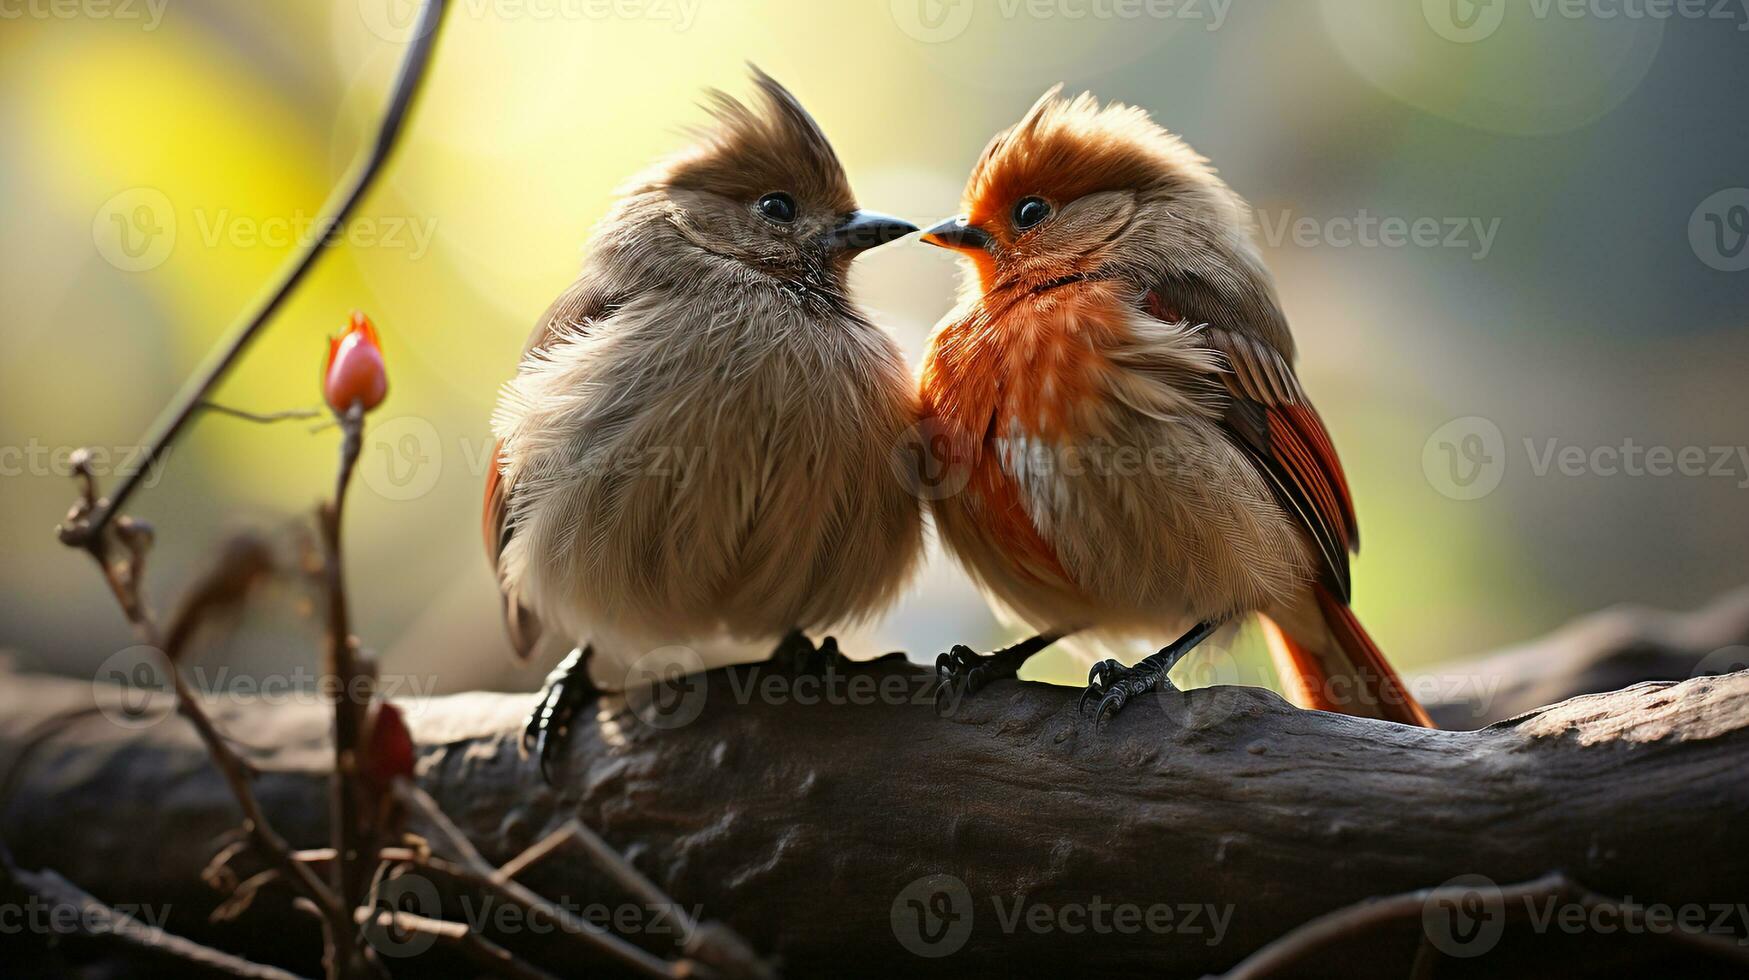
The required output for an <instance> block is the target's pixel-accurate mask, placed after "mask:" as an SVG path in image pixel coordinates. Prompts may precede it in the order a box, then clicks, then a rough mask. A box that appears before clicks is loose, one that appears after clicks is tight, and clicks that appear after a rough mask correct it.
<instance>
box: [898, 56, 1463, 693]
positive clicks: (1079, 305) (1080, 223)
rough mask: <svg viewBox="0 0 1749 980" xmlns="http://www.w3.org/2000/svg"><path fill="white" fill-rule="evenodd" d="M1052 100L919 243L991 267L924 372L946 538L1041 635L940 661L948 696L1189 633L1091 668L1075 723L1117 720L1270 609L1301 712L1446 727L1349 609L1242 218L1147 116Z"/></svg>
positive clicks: (1340, 496)
mask: <svg viewBox="0 0 1749 980" xmlns="http://www.w3.org/2000/svg"><path fill="white" fill-rule="evenodd" d="M1057 92H1058V89H1052V90H1051V91H1050V92H1048V93H1046V94H1045V96H1044V98H1042V99H1040V100H1039V101H1038V103H1037V104H1035V105H1034V106H1033V107H1032V109H1031V111H1029V112H1028V113H1027V114H1026V116H1025V118H1023V119H1022V120H1021V121H1020V122H1019V123H1018V124H1016V125H1015V126H1014V127H1012V128H1011V129H1008V130H1006V131H1004V132H1003V133H1001V134H999V135H997V136H996V138H995V139H994V140H992V141H991V142H990V144H989V146H988V147H987V148H986V149H985V150H984V154H983V156H982V158H981V159H980V160H979V161H978V163H977V166H976V167H975V168H974V170H973V171H972V175H971V179H970V181H969V183H968V184H967V185H966V193H965V203H966V213H965V214H964V215H962V216H960V217H958V218H954V219H951V220H949V221H946V222H943V223H942V224H940V225H938V226H936V227H934V228H931V229H929V230H928V231H927V232H925V233H924V241H927V242H930V243H932V244H935V245H940V246H943V247H945V248H950V249H954V250H957V251H958V252H959V253H961V254H962V255H965V256H967V257H968V258H970V260H971V262H972V264H973V266H974V267H975V270H976V276H975V278H973V279H972V280H970V281H968V284H967V294H966V296H965V298H964V300H963V302H962V304H961V306H960V307H959V308H958V309H956V310H955V311H954V312H953V313H951V314H949V315H948V316H947V318H946V319H944V320H943V321H942V322H941V324H940V325H939V326H938V327H937V328H936V331H935V334H934V336H933V338H932V339H931V342H930V347H929V352H928V354H927V360H926V362H925V364H924V367H923V373H922V402H923V404H922V410H923V412H924V415H925V417H929V418H932V420H933V423H932V424H934V425H935V426H937V427H938V428H939V434H941V435H944V436H945V437H946V441H947V444H948V445H950V446H951V454H950V458H949V459H948V460H947V461H946V462H947V463H948V465H949V466H950V467H952V468H957V470H958V471H959V472H958V476H957V478H956V479H955V480H954V481H953V485H955V486H957V485H959V484H960V483H962V482H963V485H964V489H963V490H962V491H960V492H958V493H954V494H951V495H947V496H944V497H942V498H941V499H939V500H936V501H934V502H933V504H932V506H933V509H934V516H935V523H936V526H937V528H938V529H939V531H940V534H941V537H942V539H943V540H944V541H945V543H946V544H947V546H948V548H949V549H950V550H951V551H952V552H953V553H954V555H955V556H956V557H957V558H958V559H959V560H960V562H961V563H963V564H964V565H965V566H966V567H967V568H968V569H969V570H970V572H971V574H972V575H973V576H974V577H975V578H976V579H977V580H978V582H979V583H980V585H981V586H982V588H983V589H984V590H985V591H986V593H987V594H988V595H989V596H990V597H991V598H992V599H993V601H994V602H995V603H996V604H997V605H998V606H1000V607H1001V608H1002V609H1003V610H1005V611H1006V612H1008V613H1011V614H1012V615H1014V616H1015V617H1017V618H1019V619H1021V620H1023V621H1025V622H1027V623H1029V624H1031V626H1032V627H1033V628H1034V629H1036V630H1039V631H1040V633H1039V635H1038V636H1036V637H1034V638H1032V639H1030V640H1027V641H1025V642H1023V643H1021V644H1018V645H1016V646H1015V647H1012V648H1009V649H1008V650H1004V651H1000V652H998V653H996V654H993V655H989V656H982V657H981V656H978V655H977V654H975V653H973V652H972V651H971V650H969V649H967V648H965V647H956V648H954V650H953V652H952V653H949V654H943V655H942V657H941V659H940V661H939V662H938V669H939V671H940V673H941V675H942V677H943V681H944V689H947V688H949V687H953V686H958V687H960V688H962V689H968V688H969V689H971V690H976V689H977V688H978V687H981V686H982V685H983V684H985V683H987V682H988V681H990V680H991V679H994V678H997V677H1002V676H1012V675H1013V674H1014V673H1015V671H1016V670H1018V668H1019V666H1020V664H1021V663H1023V662H1024V661H1025V660H1026V658H1028V657H1030V656H1031V655H1033V654H1034V653H1037V652H1038V651H1039V650H1042V649H1044V648H1045V647H1047V646H1049V645H1050V644H1052V643H1054V642H1055V641H1056V640H1058V639H1060V638H1062V637H1064V636H1067V635H1069V634H1071V633H1077V632H1082V631H1094V632H1101V633H1106V634H1117V635H1136V634H1141V635H1155V636H1160V635H1167V636H1170V635H1175V634H1178V633H1180V631H1182V635H1181V636H1180V638H1179V639H1178V640H1176V641H1174V642H1173V643H1172V644H1171V645H1169V646H1167V647H1165V648H1164V649H1162V650H1160V651H1159V652H1158V653H1155V654H1154V655H1152V656H1150V657H1148V658H1146V659H1144V660H1142V661H1141V662H1140V663H1138V664H1136V665H1135V666H1134V667H1127V668H1126V667H1124V666H1123V665H1122V664H1120V663H1118V662H1117V661H1115V660H1106V661H1104V662H1102V663H1100V664H1097V665H1096V666H1095V667H1094V668H1093V670H1092V673H1091V676H1090V678H1089V683H1088V690H1087V692H1086V694H1084V695H1083V705H1087V704H1095V705H1096V706H1097V714H1096V717H1098V718H1099V719H1101V720H1103V719H1105V718H1106V717H1108V716H1109V715H1111V714H1112V713H1114V712H1116V711H1118V710H1121V709H1122V707H1123V706H1124V704H1125V703H1126V702H1128V701H1129V700H1131V699H1133V698H1135V697H1137V696H1138V695H1141V694H1143V693H1145V692H1148V691H1152V690H1155V689H1157V688H1160V687H1162V686H1169V685H1170V681H1168V680H1167V673H1168V671H1170V670H1171V668H1172V666H1173V665H1174V664H1175V663H1176V662H1177V661H1178V660H1179V658H1181V657H1183V656H1184V655H1185V654H1186V653H1188V652H1189V651H1190V650H1191V649H1192V648H1194V647H1195V646H1196V645H1197V644H1198V643H1200V642H1201V641H1202V640H1204V639H1205V638H1207V637H1208V636H1209V635H1210V634H1211V633H1213V632H1214V631H1215V630H1217V629H1218V628H1220V627H1222V626H1223V625H1225V624H1227V623H1231V622H1234V621H1236V620H1239V619H1241V618H1242V617H1245V616H1247V615H1248V614H1250V613H1260V614H1262V616H1263V622H1264V624H1265V628H1266V632H1267V634H1268V637H1269V640H1270V647H1271V651H1272V653H1273V655H1274V659H1275V662H1276V665H1277V669H1278V671H1279V672H1280V674H1281V676H1282V680H1283V684H1284V686H1285V687H1286V688H1287V690H1288V692H1289V694H1290V696H1291V697H1293V698H1294V699H1295V700H1296V701H1297V702H1298V703H1299V704H1301V705H1303V706H1307V707H1315V708H1322V709H1327V710H1335V711H1342V712H1346V713H1349V714H1356V715H1366V716H1371V717H1376V718H1385V719H1390V720H1393V721H1399V722H1404V723H1407V724H1414V725H1427V726H1431V724H1432V723H1431V721H1430V720H1429V719H1428V717H1427V713H1426V712H1425V711H1423V710H1422V708H1421V706H1420V705H1419V704H1418V703H1416V701H1415V700H1414V698H1413V697H1411V696H1410V695H1409V693H1408V692H1407V691H1406V690H1404V688H1403V685H1402V682H1401V680H1400V679H1399V678H1398V676H1397V674H1396V672H1395V671H1394V670H1392V668H1391V666H1390V664H1389V663H1388V662H1387V661H1386V660H1385V658H1384V656H1383V655H1382V654H1381V653H1380V652H1379V649H1378V647H1377V646H1376V645H1375V644H1374V643H1373V641H1372V640H1371V639H1370V638H1368V636H1367V634H1366V631H1365V630H1363V629H1362V628H1361V626H1360V623H1359V621H1358V620H1357V619H1356V618H1355V616H1354V614H1353V612H1351V611H1350V610H1349V608H1348V600H1349V594H1350V590H1349V571H1348V555H1349V551H1350V550H1351V549H1356V548H1358V546H1359V534H1358V526H1357V524H1356V522H1355V516H1354V507H1353V504H1352V501H1351V499H1350V497H1349V492H1348V484H1347V481H1346V480H1345V478H1344V477H1343V474H1342V466H1341V464H1340V463H1339V462H1338V461H1337V458H1336V450H1335V448H1334V446H1333V445H1332V443H1331V441H1330V436H1329V434H1328V433H1327V432H1326V431H1325V428H1324V423H1323V422H1322V421H1321V420H1320V419H1319V417H1318V413H1317V411H1316V410H1314V409H1313V408H1312V403H1311V401H1310V400H1309V399H1308V398H1307V397H1306V392H1305V389H1304V388H1302V387H1301V385H1300V382H1299V380H1298V379H1297V378H1296V377H1295V375H1294V370H1293V361H1294V341H1293V336H1292V334H1291V333H1289V331H1288V325H1287V320H1286V318H1285V317H1284V316H1283V314H1282V310H1281V305H1280V303H1279V302H1278V300H1277V299H1276V293H1275V286H1274V283H1273V281H1272V279H1271V277H1270V275H1269V272H1268V270H1267V269H1265V268H1264V265H1263V262H1262V259H1261V257H1260V255H1259V254H1258V251H1257V248H1256V246H1255V244H1254V243H1253V242H1252V239H1251V234H1250V226H1251V215H1250V209H1249V208H1248V207H1247V205H1246V204H1245V203H1244V201H1242V200H1241V199H1240V198H1239V196H1238V195H1237V194H1235V193H1234V192H1233V191H1232V190H1230V189H1229V188H1228V187H1227V185H1226V184H1225V183H1223V182H1222V181H1221V180H1220V179H1219V178H1218V177H1216V176H1215V172H1214V170H1213V169H1211V168H1210V166H1209V163H1208V161H1207V160H1206V159H1204V158H1203V157H1201V156H1199V155H1198V154H1197V153H1196V152H1195V151H1193V150H1192V149H1191V148H1190V147H1189V146H1187V145H1185V144H1184V142H1183V141H1181V140H1180V139H1178V138H1177V137H1175V136H1173V135H1171V134H1169V133H1167V132H1166V131H1165V130H1164V129H1162V128H1160V127H1159V126H1157V125H1155V124H1154V123H1153V121H1152V120H1150V119H1149V118H1148V116H1147V114H1146V113H1145V112H1143V111H1142V110H1140V109H1136V108H1131V107H1128V106H1124V105H1119V104H1113V105H1109V106H1106V107H1103V108H1102V107H1101V106H1100V105H1099V103H1098V102H1097V101H1096V100H1095V99H1094V98H1093V97H1092V96H1091V95H1082V96H1079V97H1077V98H1075V99H1072V100H1070V99H1063V98H1060V97H1059V96H1058V94H1057Z"/></svg>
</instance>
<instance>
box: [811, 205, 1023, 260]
mask: <svg viewBox="0 0 1749 980" xmlns="http://www.w3.org/2000/svg"><path fill="white" fill-rule="evenodd" d="M916 230H917V226H916V225H914V224H912V223H911V222H909V221H905V220H903V219H900V218H895V217H892V216H891V215H885V214H881V213H880V212H878V211H857V212H854V213H852V214H851V215H850V216H849V217H848V218H845V219H844V220H843V221H842V222H840V223H839V224H838V226H837V227H835V228H833V229H832V230H831V231H829V232H827V233H826V237H825V244H826V247H827V248H828V249H829V250H831V251H833V252H841V253H848V254H855V253H857V252H862V251H866V250H868V249H871V248H874V247H875V246H877V245H885V244H886V243H888V242H890V241H894V240H896V239H900V238H904V237H905V236H906V235H909V234H911V233H912V232H914V231H916ZM923 240H924V241H926V242H928V243H929V244H931V245H938V246H940V247H942V248H951V249H953V250H955V251H959V252H972V251H985V250H988V249H989V247H990V245H991V243H992V242H993V239H992V238H991V237H990V234H989V232H986V231H985V230H984V229H982V228H979V227H977V226H976V225H969V224H967V223H966V219H965V216H964V215H960V216H958V217H954V218H949V219H947V220H946V221H943V222H942V223H941V224H938V225H936V226H935V227H933V228H929V229H927V230H925V231H924V232H923Z"/></svg>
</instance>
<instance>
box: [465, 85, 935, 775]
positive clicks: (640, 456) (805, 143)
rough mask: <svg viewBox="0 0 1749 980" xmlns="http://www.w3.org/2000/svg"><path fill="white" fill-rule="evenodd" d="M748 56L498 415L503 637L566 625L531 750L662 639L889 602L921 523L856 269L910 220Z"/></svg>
mask: <svg viewBox="0 0 1749 980" xmlns="http://www.w3.org/2000/svg"><path fill="white" fill-rule="evenodd" d="M753 75H754V83H755V87H756V89H757V95H758V98H757V102H756V103H755V104H754V105H752V106H749V105H745V104H743V103H741V102H739V101H737V100H735V99H733V98H731V97H729V96H727V95H725V94H723V93H720V92H713V93H712V95H711V102H710V104H709V107H708V108H709V109H710V111H711V114H712V117H713V124H712V125H711V126H710V127H709V128H707V129H706V130H704V131H702V132H700V133H698V134H697V135H698V140H697V142H696V144H695V145H693V146H691V147H689V148H687V149H685V150H682V151H680V152H679V153H677V154H675V155H673V156H672V157H669V158H668V159H665V160H663V161H661V162H660V163H658V164H657V165H656V166H654V167H653V168H652V169H650V170H649V171H647V172H646V173H644V174H642V175H641V176H639V177H636V178H634V179H633V180H632V181H631V182H630V183H629V184H628V185H627V186H626V189H625V190H624V192H623V196H622V197H621V199H620V200H619V201H618V202H617V203H616V204H615V205H614V207H613V209H612V210H611V212H610V213H609V214H608V215H607V217H606V218H605V219H604V220H603V221H602V222H601V223H600V225H599V226H598V227H597V228H596V229H595V232H594V235H593V237H592V239H591V242H590V245H589V248H588V257H587V259H586V261H585V263H584V266H583V271H582V274H581V275H580V276H579V277H578V278H577V280H576V282H574V283H573V284H572V285H571V287H570V288H569V289H567V290H566V291H565V292H564V294H563V295H562V296H560V297H559V299H558V301H557V302H555V303H554V304H553V306H552V308H551V309H549V310H548V311H547V313H546V315H545V316H544V317H543V318H542V320H541V322H540V324H539V326H537V327H536V329H535V331H534V335H533V337H531V338H530V340H529V343H528V346H527V349H526V352H525V353H524V356H523V359H522V363H521V366H520V368H519V370H518V372H517V375H516V377H515V378H514V379H513V380H512V381H510V382H509V383H508V384H507V385H505V387H504V390H503V392H502V394H501V396H500V399H499V403H498V409H497V413H496V414H495V415H494V417H493V429H494V431H495V433H496V435H497V436H498V440H499V441H498V448H497V465H496V466H495V467H494V469H493V470H492V472H491V474H490V475H489V477H488V480H487V485H486V515H485V535H486V550H487V553H488V554H489V556H490V557H491V559H492V562H493V565H494V568H495V569H496V571H497V574H498V580H499V584H500V586H501V589H502V592H503V607H504V615H505V622H506V624H507V626H508V629H509V633H510V636H511V639H512V642H513V645H514V646H515V648H516V650H517V652H518V653H519V654H520V655H522V656H523V657H527V656H529V654H530V651H531V650H532V648H533V646H534V644H535V641H536V639H537V638H538V636H539V635H540V632H541V630H542V629H543V624H544V628H545V629H547V630H550V631H553V632H556V633H557V634H558V635H559V636H560V637H562V638H563V639H564V640H565V641H566V642H567V643H575V644H577V649H576V650H575V651H574V652H573V653H572V654H571V656H570V657H568V658H566V660H565V662H564V663H563V664H561V665H560V666H559V668H558V669H557V670H555V671H554V672H553V675H552V676H551V677H550V678H548V689H547V692H546V695H545V697H544V698H543V699H542V702H541V706H540V707H539V709H537V711H536V714H535V716H534V718H532V719H531V721H530V725H529V729H528V732H527V735H526V736H525V746H526V747H528V748H530V749H532V750H533V751H535V752H536V753H537V754H538V755H539V756H540V758H541V763H542V768H543V770H545V769H546V768H547V766H548V763H549V762H550V760H551V758H552V757H553V755H554V754H555V753H556V752H557V750H558V746H559V745H560V744H561V742H562V739H563V735H564V733H565V730H566V729H567V727H568V725H569V722H570V719H571V718H572V716H573V714H574V713H575V712H576V710H577V709H578V708H579V707H580V706H581V705H583V704H586V703H588V701H590V700H591V699H592V698H593V696H594V694H595V693H596V692H597V691H598V690H601V689H606V690H619V689H622V688H623V686H624V683H625V681H626V678H627V677H628V671H629V670H630V669H631V667H632V666H633V665H634V664H635V663H637V662H638V661H639V658H640V657H642V656H644V655H645V654H647V653H648V652H650V651H652V650H658V649H665V648H671V647H675V646H682V647H686V648H687V649H688V650H691V651H694V652H696V653H697V659H696V660H694V661H691V665H692V666H696V667H710V666H715V665H717V664H720V663H724V662H731V661H745V660H750V659H757V656H749V655H748V653H749V650H750V649H758V650H760V651H764V650H769V649H770V648H769V646H768V645H767V646H762V647H751V646H750V644H755V643H761V644H768V643H769V642H770V641H772V640H775V639H777V638H779V637H785V636H793V635H795V634H796V633H797V631H802V630H812V629H823V628H826V627H829V626H831V625H833V624H837V623H844V622H846V621H852V620H856V619H858V618H861V617H866V616H868V615H870V614H872V613H874V612H876V611H878V610H880V609H881V608H882V607H884V606H885V605H886V604H888V602H889V601H890V600H892V599H893V598H894V597H895V596H896V595H897V593H898V592H899V591H900V589H901V587H902V586H903V584H904V583H905V581H906V579H907V577H908V575H909V574H910V572H911V571H912V569H913V567H914V566H915V564H916V560H917V557H918V554H919V550H920V548H921V531H920V524H921V518H920V514H919V505H918V503H917V500H916V498H915V497H914V496H913V495H912V494H911V493H910V492H909V491H908V490H907V489H906V487H905V486H904V485H903V484H902V483H901V482H900V481H898V480H895V479H893V477H892V473H891V470H890V468H889V459H890V457H891V455H892V452H893V450H894V447H895V446H896V445H898V444H899V443H901V442H902V441H903V439H904V437H905V434H906V433H907V432H908V431H909V428H910V426H911V425H912V424H913V423H914V421H915V411H916V395H915V388H914V383H913V381H912V380H911V377H910V375H909V372H908V371H907V370H906V367H905V364H904V360H903V357H902V355H901V354H900V352H899V349H898V346H897V345H896V344H895V343H894V342H893V340H892V339H891V338H890V337H888V336H887V334H886V333H884V332H883V331H882V330H881V329H880V328H878V327H876V326H875V325H874V324H873V323H871V322H870V321H869V319H868V317H867V316H866V315H865V314H864V313H863V312H862V310H861V309H859V308H858V307H857V305H856V304H855V303H854V302H852V300H851V298H850V295H849V292H848V290H847V288H846V284H845V277H846V275H847V273H848V271H849V267H850V264H851V260H852V259H853V258H854V257H855V256H856V255H857V254H859V253H860V252H861V251H863V250H865V249H867V248H870V247H872V246H876V245H880V244H882V243H885V242H888V241H891V240H893V239H896V238H899V237H900V236H903V235H905V234H908V233H910V232H913V231H916V230H917V229H916V227H915V226H914V225H911V224H908V223H906V222H904V221H900V220H898V219H896V218H890V217H887V216H884V215H880V214H875V213H873V212H869V211H863V210H859V209H858V207H857V203H856V198H855V196H854V195H853V194H852V193H851V189H850V184H849V182H848V180H847V179H846V177H845V174H844V169H843V167H842V166H841V165H840V163H839V161H838V157H837V155H836V154H835V153H834V152H833V149H832V146H831V144H830V143H829V142H827V140H826V137H825V135H824V134H823V133H822V132H821V131H820V128H819V126H818V125H817V124H816V123H815V121H814V120H813V118H812V117H811V116H809V114H808V113H807V111H806V110H804V109H803V108H802V106H801V104H800V103H799V102H797V101H796V99H795V97H794V96H792V95H791V94H790V93H789V92H788V91H787V90H785V89H784V88H783V86H781V85H779V84H778V83H777V82H775V81H773V80H772V79H771V78H770V77H768V76H766V75H765V74H764V73H762V72H760V71H759V70H758V69H754V70H753ZM592 670H593V675H594V677H593V679H592V677H591V671H592ZM597 681H599V686H597V683H596V682H597ZM555 735H556V736H557V737H554V736H555Z"/></svg>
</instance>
